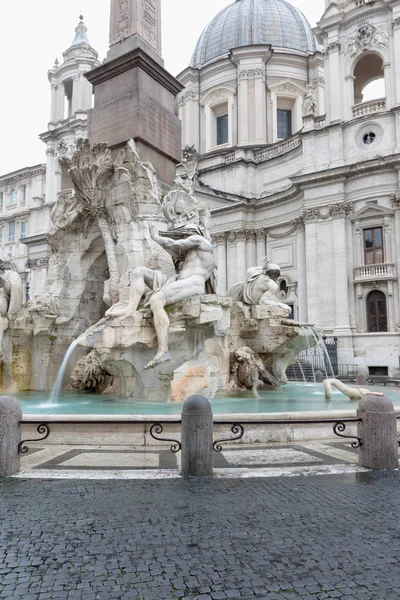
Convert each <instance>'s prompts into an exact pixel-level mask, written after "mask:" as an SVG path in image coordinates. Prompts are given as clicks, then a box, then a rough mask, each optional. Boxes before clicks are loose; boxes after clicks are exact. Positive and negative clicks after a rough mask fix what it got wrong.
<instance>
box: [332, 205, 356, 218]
mask: <svg viewBox="0 0 400 600" xmlns="http://www.w3.org/2000/svg"><path fill="white" fill-rule="evenodd" d="M328 209H329V215H330V216H331V217H342V216H345V217H348V216H349V215H350V214H352V213H353V212H354V202H338V203H336V204H329V205H328Z"/></svg>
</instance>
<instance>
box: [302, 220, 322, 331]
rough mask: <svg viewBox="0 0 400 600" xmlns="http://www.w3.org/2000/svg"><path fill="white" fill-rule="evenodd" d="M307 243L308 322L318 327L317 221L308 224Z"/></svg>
mask: <svg viewBox="0 0 400 600" xmlns="http://www.w3.org/2000/svg"><path fill="white" fill-rule="evenodd" d="M305 241H306V272H307V304H308V321H309V322H310V323H313V324H314V325H317V326H318V325H319V324H320V299H319V281H318V239H317V223H316V222H315V221H314V222H311V223H310V222H308V223H306V227H305Z"/></svg>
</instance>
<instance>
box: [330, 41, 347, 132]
mask: <svg viewBox="0 0 400 600" xmlns="http://www.w3.org/2000/svg"><path fill="white" fill-rule="evenodd" d="M326 50H327V52H328V61H327V62H328V69H327V72H328V77H329V85H328V90H327V91H328V94H329V100H328V101H329V105H328V111H329V112H328V120H329V122H330V123H332V122H334V121H340V120H341V118H342V93H343V92H342V85H341V83H342V81H341V69H340V54H339V52H340V43H339V41H334V42H330V43H328V45H327V47H326Z"/></svg>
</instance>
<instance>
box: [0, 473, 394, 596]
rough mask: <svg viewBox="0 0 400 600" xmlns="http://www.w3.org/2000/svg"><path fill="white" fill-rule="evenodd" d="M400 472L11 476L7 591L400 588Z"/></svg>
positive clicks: (2, 515) (0, 486) (382, 591)
mask: <svg viewBox="0 0 400 600" xmlns="http://www.w3.org/2000/svg"><path fill="white" fill-rule="evenodd" d="M399 498H400V474H399V473H398V472H397V471H395V472H390V473H372V472H368V473H354V474H347V475H329V476H325V475H321V476H318V477H314V476H310V477H297V478H289V477H277V478H274V479H271V478H268V479H263V478H258V479H199V480H185V479H171V480H152V481H141V480H128V481H126V480H123V481H120V480H100V481H89V480H84V479H81V480H47V479H41V480H38V479H18V478H9V479H2V480H0V520H1V529H0V598H7V599H11V598H12V599H20V600H36V599H39V600H45V599H54V600H56V599H57V600H62V599H65V600H96V599H99V600H100V599H101V600H103V599H104V600H109V599H135V600H151V599H154V600H155V599H159V598H165V599H168V600H170V599H171V600H175V599H180V600H189V599H191V600H195V599H198V600H219V599H225V598H230V599H233V600H234V599H239V598H240V599H241V598H245V599H249V600H250V599H251V598H258V599H260V600H261V599H263V600H267V599H268V600H315V599H318V600H329V599H334V598H339V599H341V600H369V599H370V600H375V599H378V598H379V599H384V600H392V599H395V598H396V599H397V598H400V560H399V556H400V520H399V516H398V514H399Z"/></svg>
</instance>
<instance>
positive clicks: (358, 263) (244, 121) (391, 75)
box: [177, 0, 400, 377]
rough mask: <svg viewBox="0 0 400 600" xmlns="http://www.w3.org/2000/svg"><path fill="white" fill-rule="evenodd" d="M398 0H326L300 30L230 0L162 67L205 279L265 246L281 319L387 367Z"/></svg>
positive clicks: (399, 296)
mask: <svg viewBox="0 0 400 600" xmlns="http://www.w3.org/2000/svg"><path fill="white" fill-rule="evenodd" d="M399 56H400V3H399V2H398V0H376V1H374V2H367V1H366V0H363V1H359V0H336V1H335V2H331V1H329V0H327V1H326V10H325V13H324V14H323V15H322V16H321V20H320V21H319V23H318V26H317V28H316V29H315V30H314V32H313V31H312V30H311V28H310V26H309V24H308V23H307V21H306V19H305V17H304V16H303V15H302V14H301V13H300V11H298V10H297V9H296V8H295V7H293V6H292V5H290V4H289V2H287V1H286V0H257V1H255V0H236V2H234V3H233V4H231V5H230V6H228V7H227V8H225V9H224V10H222V11H221V12H220V13H219V14H218V15H217V16H216V17H215V18H214V19H213V21H211V23H210V24H209V25H208V26H207V27H206V29H205V30H204V32H203V34H202V36H201V37H200V39H199V41H198V44H197V46H196V49H195V53H194V55H193V59H192V62H191V64H190V66H189V67H188V68H187V69H186V70H184V71H183V72H182V73H181V74H180V75H179V76H178V79H179V80H180V81H181V83H183V84H184V85H185V89H184V90H183V92H182V93H181V94H180V95H179V96H178V102H177V104H178V109H179V114H180V117H181V119H182V124H183V146H185V145H189V146H192V145H194V146H195V148H196V149H197V150H198V151H199V154H200V156H199V178H198V185H197V192H198V194H199V196H200V197H201V198H202V199H203V200H204V201H205V202H207V203H208V204H209V206H210V207H211V209H212V223H213V235H214V243H215V249H216V253H217V260H218V271H219V291H220V292H221V293H224V292H226V290H227V289H228V288H229V287H230V286H231V285H232V284H234V283H236V282H237V281H240V280H243V279H244V278H245V276H246V271H247V269H248V268H249V267H251V266H254V265H255V264H260V261H261V259H262V257H263V256H264V255H265V254H268V255H269V256H270V257H271V259H272V260H273V261H274V262H277V263H278V264H280V266H281V268H282V278H281V282H280V291H279V294H280V297H281V298H283V299H285V301H286V302H288V303H289V304H291V305H292V307H293V315H294V318H296V319H298V320H300V321H302V322H306V323H312V324H315V325H316V326H317V327H318V328H319V329H320V330H321V331H322V332H323V333H325V334H326V335H328V336H334V337H336V338H337V339H338V352H339V363H341V364H343V365H345V364H348V365H355V366H356V368H368V369H369V372H370V373H371V374H373V373H382V374H384V373H387V374H389V375H390V376H392V377H393V376H397V377H398V376H399V374H400V373H399V357H400V305H399V302H400V283H399V277H398V269H399V260H400V188H399V169H400V153H399V151H400V122H399V117H400V59H399Z"/></svg>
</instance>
